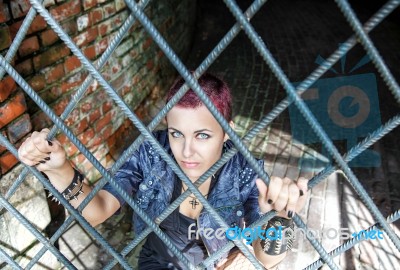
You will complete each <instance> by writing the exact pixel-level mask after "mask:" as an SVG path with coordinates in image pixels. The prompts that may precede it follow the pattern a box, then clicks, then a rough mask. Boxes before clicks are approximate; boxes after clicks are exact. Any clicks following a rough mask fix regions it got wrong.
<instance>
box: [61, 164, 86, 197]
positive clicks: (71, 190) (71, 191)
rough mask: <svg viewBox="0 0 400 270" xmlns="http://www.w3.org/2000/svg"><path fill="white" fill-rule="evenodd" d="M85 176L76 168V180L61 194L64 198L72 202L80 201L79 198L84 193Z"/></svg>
mask: <svg viewBox="0 0 400 270" xmlns="http://www.w3.org/2000/svg"><path fill="white" fill-rule="evenodd" d="M82 188H83V175H82V174H81V173H80V172H79V171H78V170H77V169H75V168H74V178H73V179H72V182H71V184H70V185H69V186H68V187H67V188H66V189H65V190H64V191H63V192H62V193H61V194H62V195H63V197H64V198H65V199H66V200H68V201H71V200H73V199H75V200H78V196H79V195H80V194H82V193H83V191H82Z"/></svg>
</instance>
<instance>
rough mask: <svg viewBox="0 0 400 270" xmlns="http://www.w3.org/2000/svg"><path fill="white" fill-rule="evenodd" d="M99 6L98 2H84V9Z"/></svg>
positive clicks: (84, 0) (88, 0) (95, 0)
mask: <svg viewBox="0 0 400 270" xmlns="http://www.w3.org/2000/svg"><path fill="white" fill-rule="evenodd" d="M96 5H97V0H83V9H84V10H88V9H90V8H92V7H94V6H96Z"/></svg>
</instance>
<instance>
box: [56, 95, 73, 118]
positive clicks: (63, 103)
mask: <svg viewBox="0 0 400 270" xmlns="http://www.w3.org/2000/svg"><path fill="white" fill-rule="evenodd" d="M68 102H69V100H68V99H67V98H66V97H63V98H61V99H60V100H58V101H57V102H56V103H55V104H54V105H53V110H54V113H55V114H56V115H58V116H60V115H61V114H62V113H63V112H64V110H65V107H67V105H68Z"/></svg>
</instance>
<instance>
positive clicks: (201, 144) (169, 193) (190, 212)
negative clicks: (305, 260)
mask: <svg viewBox="0 0 400 270" xmlns="http://www.w3.org/2000/svg"><path fill="white" fill-rule="evenodd" d="M198 82H199V85H200V86H201V87H202V89H203V90H204V91H205V93H206V94H207V95H208V97H209V98H210V99H211V101H212V102H213V104H214V105H215V106H216V108H217V109H218V110H219V112H220V113H221V114H222V115H223V116H224V117H225V119H226V120H227V121H228V122H229V123H230V124H231V126H232V127H233V122H232V119H231V117H232V115H231V114H232V113H231V105H232V99H231V95H230V90H229V88H228V86H227V85H226V83H225V82H223V81H222V80H220V79H219V78H217V77H215V76H213V75H211V74H205V75H203V76H201V77H200V79H199V80H198ZM183 84H184V80H183V79H179V80H178V81H177V82H175V84H174V85H173V86H172V88H171V89H170V91H169V93H168V96H167V101H169V100H170V99H171V98H172V96H173V95H174V94H175V93H176V92H177V91H178V90H179V88H180V87H181V86H182V85H183ZM166 122H167V130H163V131H158V132H155V133H154V136H155V137H156V139H157V140H158V141H159V143H160V144H161V145H162V146H163V147H164V149H165V150H166V151H167V152H168V153H169V154H170V155H171V156H172V157H173V158H174V159H175V161H176V163H177V164H178V165H179V167H180V168H181V169H182V170H183V172H184V173H185V174H186V175H187V176H188V178H189V179H190V180H191V181H192V182H195V181H196V180H197V179H198V178H199V177H200V176H201V175H202V174H203V173H204V172H206V170H208V169H209V168H210V167H211V166H212V165H213V164H214V163H215V162H216V161H218V160H219V159H220V157H221V155H222V154H223V152H225V151H227V150H229V149H230V148H231V147H232V146H233V144H232V142H231V141H230V140H229V138H228V136H227V134H226V133H225V132H224V131H223V129H222V128H221V126H220V125H219V123H218V122H217V121H216V119H215V118H214V117H213V116H212V114H211V113H210V111H209V110H208V109H207V108H206V107H205V106H204V104H203V103H202V102H201V101H200V99H199V98H198V97H197V95H196V94H195V93H194V92H193V91H192V90H189V91H188V92H187V93H186V94H185V95H184V97H182V99H181V100H180V101H179V102H178V103H177V104H176V105H175V106H174V107H173V108H172V109H171V110H170V111H169V112H168V114H167V115H166ZM48 132H49V130H48V129H44V130H42V131H41V132H33V133H32V135H31V137H29V138H28V139H26V141H25V142H24V143H23V144H22V145H21V146H20V148H19V157H20V159H21V161H22V162H24V163H25V164H27V165H29V166H37V168H38V170H40V171H42V172H43V173H45V174H46V175H47V177H48V178H49V180H50V181H51V183H52V184H53V185H54V187H55V188H56V189H57V190H59V191H60V192H62V193H63V195H64V197H66V198H68V199H69V200H70V202H71V204H72V205H73V206H74V207H78V205H79V204H80V203H81V202H82V201H83V199H84V198H85V197H86V196H87V194H89V192H90V187H89V186H88V185H86V184H84V183H83V182H82V179H83V176H82V175H81V173H80V172H78V171H77V170H76V169H74V168H73V167H72V166H71V164H70V163H69V161H68V160H67V159H66V154H65V151H64V150H63V148H62V146H61V145H60V143H59V142H58V141H56V140H54V141H47V140H46V138H47V135H48ZM259 163H260V165H263V162H262V161H259ZM71 179H72V180H71ZM115 180H116V181H118V183H119V184H120V185H122V186H123V188H124V189H125V190H126V191H127V192H128V194H130V195H132V196H135V199H136V202H137V203H138V205H139V207H141V208H142V209H143V210H144V211H145V212H146V213H148V214H149V216H150V217H151V218H152V219H154V218H155V217H157V216H158V215H160V214H161V213H162V211H163V210H165V208H166V207H168V205H170V203H171V202H173V201H174V200H175V199H176V198H177V197H178V196H179V195H180V194H181V193H183V192H184V191H185V190H187V187H186V185H185V184H184V183H182V181H181V180H180V179H179V178H177V177H176V175H175V174H174V173H173V171H172V170H171V168H169V166H168V165H167V164H166V162H165V161H164V160H163V159H162V158H161V157H160V155H159V154H158V153H157V152H156V151H155V150H154V149H153V148H152V146H151V144H150V143H149V142H147V141H145V142H144V143H142V145H141V146H140V147H139V149H138V150H137V151H136V152H135V153H134V154H133V155H132V156H131V157H130V159H129V160H128V161H127V162H126V163H125V164H124V165H123V166H122V167H121V168H120V169H119V170H118V172H117V173H116V174H115ZM198 189H199V191H200V192H201V193H202V194H203V195H204V196H205V197H206V198H207V201H208V202H209V203H210V204H211V205H212V206H213V208H214V209H215V210H216V211H217V212H218V213H219V214H220V215H221V217H222V218H223V219H224V220H225V221H226V223H227V224H228V225H229V226H231V227H232V228H235V227H236V228H237V227H243V226H244V224H243V222H245V224H247V225H249V224H252V223H253V222H254V221H256V220H257V219H258V218H259V217H260V216H261V215H262V214H264V213H266V212H268V211H270V210H272V209H274V210H276V211H278V212H279V215H278V217H275V218H273V219H271V220H270V222H268V224H266V226H265V229H268V228H272V227H275V228H278V227H279V226H282V227H283V229H285V228H287V227H292V226H293V222H292V221H291V219H290V218H291V217H293V215H294V213H296V212H298V211H299V210H300V209H301V208H302V207H303V206H304V202H305V197H306V196H303V195H304V194H306V192H307V180H306V179H304V178H300V179H298V180H297V181H296V182H293V181H292V180H290V179H288V178H284V179H281V178H279V177H271V182H270V185H269V187H267V186H266V185H265V184H264V182H263V181H262V180H261V179H257V175H256V174H255V172H254V171H253V169H251V167H250V166H249V164H248V163H247V161H246V160H245V159H244V157H243V156H242V155H241V154H240V153H237V154H236V155H235V156H233V157H232V158H231V159H230V160H229V161H228V162H227V163H226V164H225V165H224V166H223V167H222V168H221V169H220V170H219V171H218V172H217V173H216V174H215V175H213V176H212V177H210V178H209V179H207V180H206V181H205V182H204V183H203V184H202V185H200V186H199V187H198ZM123 204H124V200H123V199H122V198H121V196H120V195H119V194H118V193H117V192H116V191H115V190H114V188H113V187H112V186H111V185H109V184H106V185H105V186H104V188H103V189H102V190H101V191H100V192H98V194H97V195H96V196H95V197H94V198H93V199H92V201H91V202H90V203H89V204H88V205H87V206H86V207H85V208H84V210H83V212H82V214H83V216H84V217H85V218H86V219H87V220H88V221H89V222H90V223H91V224H92V225H93V226H95V225H97V224H99V223H102V222H103V221H104V220H106V219H107V218H109V217H110V216H111V215H113V214H114V213H116V212H117V211H118V209H119V208H120V207H121V206H122V205H123ZM133 223H134V227H135V231H136V232H137V233H140V232H141V231H142V230H143V229H144V228H145V223H144V222H143V221H142V220H141V219H140V218H139V217H137V215H136V214H134V218H133ZM197 226H199V227H198V228H197ZM160 228H161V229H162V230H163V231H164V232H165V233H166V234H167V235H168V236H169V238H170V239H171V241H172V242H173V243H174V244H175V245H176V246H177V247H178V249H179V250H182V252H184V255H185V256H186V257H187V258H188V260H190V261H191V262H192V263H193V264H195V265H197V264H199V263H200V262H201V261H203V260H204V259H205V258H206V257H207V256H208V255H209V254H212V253H214V252H216V251H217V250H218V249H220V248H221V247H223V246H224V245H225V244H226V243H227V242H228V241H229V240H228V239H227V238H226V237H222V239H221V237H216V236H214V237H205V236H204V235H202V234H201V233H200V237H196V234H192V235H191V234H189V233H188V232H196V233H197V230H198V231H201V230H204V229H206V228H211V229H213V230H214V232H215V231H216V230H217V229H218V225H217V224H216V222H215V220H214V219H213V218H211V217H210V215H209V213H208V212H207V211H205V210H203V206H202V205H201V203H200V202H199V200H198V199H197V198H196V197H195V196H194V195H193V194H191V195H190V196H189V197H187V198H186V199H185V200H184V201H183V202H182V204H181V205H180V207H179V208H177V209H176V211H174V212H173V213H172V214H171V215H170V216H169V217H168V218H166V219H165V220H164V221H163V222H162V223H161V224H160ZM264 236H265V235H264ZM264 238H265V240H262V239H260V238H259V239H256V240H254V241H252V246H253V248H254V254H255V255H256V257H257V259H258V260H259V261H260V262H261V263H262V264H263V265H265V267H266V268H268V269H270V268H273V267H275V266H276V265H277V264H278V263H279V262H280V261H281V260H282V259H283V258H284V257H285V255H286V250H287V249H288V248H290V243H287V242H284V243H282V242H279V240H271V239H269V238H268V237H264ZM278 242H279V243H278ZM239 261H241V262H243V261H246V259H245V258H244V256H243V255H242V254H241V253H240V252H238V250H237V249H233V250H231V252H230V254H229V257H228V260H227V259H225V258H222V259H221V260H220V261H219V262H218V263H217V265H216V267H220V268H224V267H230V266H234V265H235V264H237V263H238V262H239ZM228 265H229V266H228ZM139 267H140V269H182V268H183V269H184V266H183V265H182V264H181V263H180V262H179V261H178V260H177V259H176V258H175V257H174V255H173V254H172V253H171V252H170V251H169V250H168V249H167V248H166V246H165V245H164V243H163V242H162V241H161V240H160V239H159V238H158V237H157V236H156V235H155V234H154V233H151V234H149V236H148V237H147V240H146V242H145V244H144V245H143V248H142V251H141V253H140V258H139Z"/></svg>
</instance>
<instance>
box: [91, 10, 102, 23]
mask: <svg viewBox="0 0 400 270" xmlns="http://www.w3.org/2000/svg"><path fill="white" fill-rule="evenodd" d="M102 20H103V9H101V8H95V9H93V10H92V11H91V12H90V15H89V21H90V24H89V25H95V24H97V23H98V22H100V21H102Z"/></svg>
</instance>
